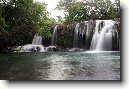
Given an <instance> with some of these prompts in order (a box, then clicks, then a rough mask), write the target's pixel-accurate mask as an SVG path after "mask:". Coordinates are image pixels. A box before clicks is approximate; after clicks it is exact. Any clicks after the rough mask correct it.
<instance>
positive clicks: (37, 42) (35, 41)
mask: <svg viewBox="0 0 129 89" xmlns="http://www.w3.org/2000/svg"><path fill="white" fill-rule="evenodd" d="M32 44H33V45H42V37H41V36H38V35H37V34H36V35H35V36H34V38H33V41H32Z"/></svg>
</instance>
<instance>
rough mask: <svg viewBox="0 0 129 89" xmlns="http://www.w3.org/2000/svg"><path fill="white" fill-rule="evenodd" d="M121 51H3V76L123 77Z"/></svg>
mask: <svg viewBox="0 0 129 89" xmlns="http://www.w3.org/2000/svg"><path fill="white" fill-rule="evenodd" d="M119 55H120V54H119V52H111V53H81V52H62V53H59V52H57V53H56V52H46V53H16V54H7V55H5V54H4V55H2V54H1V55H0V79H8V80H120V56H119Z"/></svg>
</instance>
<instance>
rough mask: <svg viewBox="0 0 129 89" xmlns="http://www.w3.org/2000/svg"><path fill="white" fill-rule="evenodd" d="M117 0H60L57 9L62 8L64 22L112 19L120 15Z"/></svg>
mask: <svg viewBox="0 0 129 89" xmlns="http://www.w3.org/2000/svg"><path fill="white" fill-rule="evenodd" d="M119 3H120V2H119V0H115V2H111V1H110V0H83V1H77V0H60V1H59V3H58V4H57V9H59V10H64V13H65V20H66V22H73V21H83V20H91V19H93V20H95V19H113V18H116V17H120V5H119Z"/></svg>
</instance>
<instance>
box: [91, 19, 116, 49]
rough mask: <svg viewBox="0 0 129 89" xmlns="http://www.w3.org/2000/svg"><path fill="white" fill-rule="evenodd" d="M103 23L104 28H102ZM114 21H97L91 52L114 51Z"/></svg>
mask: <svg viewBox="0 0 129 89" xmlns="http://www.w3.org/2000/svg"><path fill="white" fill-rule="evenodd" d="M102 21H103V23H104V26H103V27H101V22H102ZM113 26H114V21H112V20H96V27H95V33H94V35H93V38H92V41H91V48H90V49H91V50H96V51H105V50H108V51H111V50H112V35H113V31H114V29H113Z"/></svg>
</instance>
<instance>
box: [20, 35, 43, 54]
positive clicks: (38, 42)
mask: <svg viewBox="0 0 129 89" xmlns="http://www.w3.org/2000/svg"><path fill="white" fill-rule="evenodd" d="M21 49H22V50H21V52H44V51H45V49H44V46H43V45H42V37H41V36H38V35H35V36H34V38H33V40H32V44H27V45H24V46H23V47H22V48H21Z"/></svg>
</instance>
